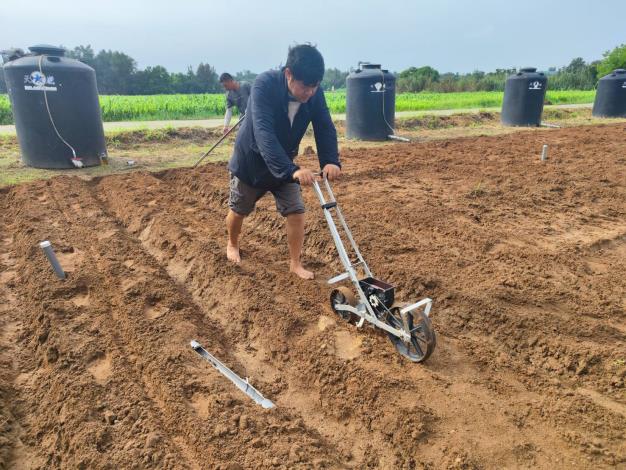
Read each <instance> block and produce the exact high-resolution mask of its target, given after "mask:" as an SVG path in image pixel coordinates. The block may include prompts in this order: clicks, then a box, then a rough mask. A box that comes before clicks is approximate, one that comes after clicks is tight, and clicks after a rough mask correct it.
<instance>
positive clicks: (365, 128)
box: [346, 64, 396, 140]
mask: <svg viewBox="0 0 626 470" xmlns="http://www.w3.org/2000/svg"><path fill="white" fill-rule="evenodd" d="M395 111H396V77H395V76H394V75H393V74H392V73H389V71H387V70H383V69H381V68H380V65H376V64H361V65H360V66H359V69H358V70H356V71H355V72H352V73H351V74H350V75H348V78H347V79H346V137H347V138H348V139H361V140H387V138H388V137H387V136H389V134H393V126H394V119H395Z"/></svg>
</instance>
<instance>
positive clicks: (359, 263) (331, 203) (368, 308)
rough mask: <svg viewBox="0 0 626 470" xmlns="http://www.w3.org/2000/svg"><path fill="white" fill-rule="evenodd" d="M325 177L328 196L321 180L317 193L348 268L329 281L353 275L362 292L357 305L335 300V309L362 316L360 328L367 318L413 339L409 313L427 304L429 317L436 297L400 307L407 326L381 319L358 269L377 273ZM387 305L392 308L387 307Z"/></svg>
mask: <svg viewBox="0 0 626 470" xmlns="http://www.w3.org/2000/svg"><path fill="white" fill-rule="evenodd" d="M323 180H324V186H325V190H326V194H327V197H325V195H324V192H323V191H322V188H321V186H320V184H319V182H318V181H314V182H313V189H314V191H315V193H316V194H317V197H318V199H319V201H320V204H321V207H322V209H323V211H324V217H325V218H326V222H327V223H328V227H329V229H330V233H331V235H332V237H333V240H334V242H335V246H336V248H337V253H338V254H339V259H340V260H341V264H342V265H343V267H344V268H345V271H344V272H343V273H341V274H339V275H337V276H335V277H333V278H331V279H329V280H328V284H336V283H338V282H341V281H344V280H346V279H349V280H350V281H351V282H352V284H353V286H354V288H355V289H356V292H357V294H358V303H357V305H356V307H354V306H352V305H347V304H335V305H334V308H335V310H338V311H343V312H349V313H352V314H354V315H357V316H358V317H360V319H359V321H358V322H357V324H356V326H357V327H358V328H360V327H362V326H363V324H364V323H365V322H366V321H367V322H369V323H371V324H373V325H374V326H376V327H378V328H380V329H382V330H384V331H386V332H388V333H390V334H392V335H394V336H396V337H397V338H400V339H401V340H402V341H403V342H405V343H408V342H410V341H411V333H413V331H412V330H410V329H409V328H408V327H407V326H408V325H409V323H408V322H407V319H406V318H407V314H409V313H410V312H413V311H416V310H419V309H420V308H423V312H424V314H425V315H426V317H428V316H429V315H430V310H431V308H432V299H430V298H424V299H422V300H420V301H418V302H415V303H413V304H410V305H407V306H405V307H403V308H401V309H400V315H401V317H402V320H403V324H404V328H394V327H393V326H391V325H389V324H387V323H385V322H384V321H381V320H380V319H379V318H378V315H377V314H376V312H375V311H374V309H373V307H372V305H374V306H377V305H378V303H379V300H378V298H376V296H374V295H371V296H370V298H369V299H368V298H367V296H366V294H365V292H364V291H363V289H362V287H361V284H360V282H359V277H358V273H357V269H358V268H360V269H361V270H362V271H363V274H364V275H365V277H368V278H373V277H374V276H373V274H372V271H371V270H370V268H369V266H368V265H367V263H366V262H365V259H364V258H363V255H362V254H361V252H360V251H359V247H358V246H357V244H356V242H355V241H354V237H353V236H352V232H351V231H350V229H349V228H348V224H347V223H346V219H345V218H344V216H343V213H342V212H341V209H340V208H339V204H338V203H337V200H336V199H335V195H334V193H333V190H332V188H331V187H330V183H329V182H328V179H327V178H323ZM332 211H334V215H335V216H336V217H337V219H338V220H339V223H340V224H341V227H342V228H343V231H344V232H345V235H346V237H347V239H348V241H349V243H350V246H351V248H352V251H353V252H354V254H355V255H356V261H354V262H353V261H352V260H351V259H350V255H349V253H348V251H347V250H346V248H345V246H344V243H343V240H342V238H341V235H340V233H339V230H338V229H337V224H336V223H335V219H334V217H333V212H332ZM385 309H386V310H388V309H387V308H385Z"/></svg>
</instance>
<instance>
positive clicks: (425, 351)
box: [387, 304, 437, 362]
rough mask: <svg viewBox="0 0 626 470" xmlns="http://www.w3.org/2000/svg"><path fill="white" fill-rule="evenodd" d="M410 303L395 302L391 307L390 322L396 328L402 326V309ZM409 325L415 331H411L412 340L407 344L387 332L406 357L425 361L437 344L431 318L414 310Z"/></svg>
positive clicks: (415, 360)
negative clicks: (391, 316) (391, 315)
mask: <svg viewBox="0 0 626 470" xmlns="http://www.w3.org/2000/svg"><path fill="white" fill-rule="evenodd" d="M407 305H408V304H394V305H393V307H392V308H391V312H392V314H393V319H392V318H390V319H389V320H391V321H389V320H388V323H389V324H390V325H392V326H394V327H395V328H402V318H401V317H400V310H401V309H402V308H404V307H405V306H407ZM409 318H410V320H409V326H410V329H411V330H413V329H415V328H417V329H416V330H415V331H413V332H412V333H411V340H410V342H409V343H408V344H407V343H405V342H404V341H402V340H401V339H400V338H398V337H397V336H394V335H392V334H391V333H387V335H388V336H389V339H390V340H391V342H392V343H393V344H394V346H395V347H396V350H397V351H398V352H399V353H400V354H402V355H403V356H404V357H406V358H407V359H409V360H410V361H412V362H424V361H425V360H426V359H428V358H429V357H430V355H431V354H432V353H433V351H434V350H435V346H437V335H436V334H435V330H434V329H433V326H432V323H431V321H430V318H428V316H426V314H425V313H424V312H423V311H422V310H419V311H417V312H412V314H411V315H410V316H409Z"/></svg>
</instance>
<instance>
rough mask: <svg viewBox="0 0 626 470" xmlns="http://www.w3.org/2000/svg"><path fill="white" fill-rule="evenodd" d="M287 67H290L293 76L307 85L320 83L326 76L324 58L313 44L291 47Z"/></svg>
mask: <svg viewBox="0 0 626 470" xmlns="http://www.w3.org/2000/svg"><path fill="white" fill-rule="evenodd" d="M285 67H289V70H291V73H292V74H293V78H295V79H296V80H300V81H302V82H304V84H305V85H306V86H315V85H318V84H319V83H320V82H321V81H322V78H324V58H323V57H322V54H320V51H318V50H317V48H316V47H315V46H313V45H311V44H298V45H297V46H293V47H290V48H289V53H288V54H287V63H286V64H285Z"/></svg>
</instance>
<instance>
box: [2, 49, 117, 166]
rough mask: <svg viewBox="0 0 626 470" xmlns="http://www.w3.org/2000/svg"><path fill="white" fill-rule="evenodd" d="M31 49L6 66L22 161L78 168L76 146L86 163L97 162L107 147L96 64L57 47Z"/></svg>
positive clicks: (6, 79) (104, 155) (30, 164)
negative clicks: (91, 63) (92, 66)
mask: <svg viewBox="0 0 626 470" xmlns="http://www.w3.org/2000/svg"><path fill="white" fill-rule="evenodd" d="M30 50H31V52H32V54H29V55H26V56H24V57H20V58H15V59H14V60H10V61H9V62H7V63H5V64H4V66H3V69H4V77H5V81H6V84H7V90H8V92H9V98H10V100H11V108H12V111H13V118H14V121H15V128H16V130H17V139H18V141H19V144H20V148H21V151H22V160H23V162H24V163H25V164H26V165H29V166H33V167H35V168H74V167H76V166H79V165H80V163H78V164H75V163H73V160H72V159H73V157H74V154H73V152H72V149H71V148H70V147H72V148H73V149H74V151H75V153H76V157H77V158H78V160H79V161H80V162H82V165H83V166H94V165H99V164H100V162H101V158H106V156H107V153H106V145H105V142H104V130H103V128H102V116H101V112H100V104H99V102H98V88H97V86H96V74H95V72H94V70H93V69H92V68H91V67H89V66H87V65H85V64H83V63H82V62H79V61H77V60H73V59H68V58H66V57H63V56H64V53H65V51H64V50H63V49H61V48H58V47H54V46H33V47H31V48H30ZM46 98H47V102H48V103H47V106H46ZM53 123H54V124H53ZM55 126H56V131H55ZM57 132H58V133H57ZM64 140H65V142H66V143H65V142H64Z"/></svg>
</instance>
